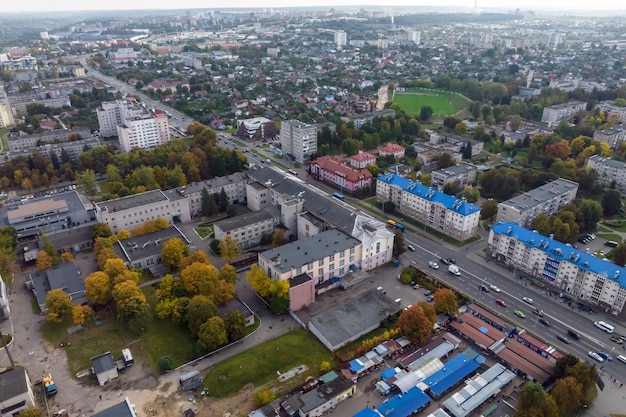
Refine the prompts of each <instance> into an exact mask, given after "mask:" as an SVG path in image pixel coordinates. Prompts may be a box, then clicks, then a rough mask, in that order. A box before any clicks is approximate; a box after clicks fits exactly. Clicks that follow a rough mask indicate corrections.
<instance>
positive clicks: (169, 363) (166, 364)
mask: <svg viewBox="0 0 626 417" xmlns="http://www.w3.org/2000/svg"><path fill="white" fill-rule="evenodd" d="M173 366H174V360H173V359H172V357H171V356H170V355H165V356H161V359H159V369H160V370H161V372H162V373H165V372H167V371H171V370H172V367H173Z"/></svg>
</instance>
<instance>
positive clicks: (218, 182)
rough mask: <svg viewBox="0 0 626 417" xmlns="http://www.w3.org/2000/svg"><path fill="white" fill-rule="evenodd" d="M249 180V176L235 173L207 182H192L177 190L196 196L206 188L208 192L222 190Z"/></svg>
mask: <svg viewBox="0 0 626 417" xmlns="http://www.w3.org/2000/svg"><path fill="white" fill-rule="evenodd" d="M247 179H248V176H247V175H246V174H245V173H243V172H235V173H234V174H230V175H226V176H223V177H216V178H212V179H210V180H206V181H201V182H192V183H191V184H187V185H186V186H184V187H178V188H177V189H178V190H184V192H185V193H186V194H195V193H199V192H202V189H203V188H206V189H207V190H210V189H212V188H221V187H225V186H227V185H230V184H233V183H237V182H246V181H247Z"/></svg>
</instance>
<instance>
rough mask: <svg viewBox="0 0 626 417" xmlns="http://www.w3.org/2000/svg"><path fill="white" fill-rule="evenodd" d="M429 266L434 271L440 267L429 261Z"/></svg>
mask: <svg viewBox="0 0 626 417" xmlns="http://www.w3.org/2000/svg"><path fill="white" fill-rule="evenodd" d="M428 266H429V267H430V268H432V269H439V265H438V264H437V262H435V261H428Z"/></svg>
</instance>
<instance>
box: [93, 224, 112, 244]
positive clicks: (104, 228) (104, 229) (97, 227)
mask: <svg viewBox="0 0 626 417" xmlns="http://www.w3.org/2000/svg"><path fill="white" fill-rule="evenodd" d="M112 235H113V233H112V232H111V228H110V227H109V225H108V224H106V223H96V224H94V225H93V226H91V238H92V239H93V240H96V239H97V238H99V237H111V236H112Z"/></svg>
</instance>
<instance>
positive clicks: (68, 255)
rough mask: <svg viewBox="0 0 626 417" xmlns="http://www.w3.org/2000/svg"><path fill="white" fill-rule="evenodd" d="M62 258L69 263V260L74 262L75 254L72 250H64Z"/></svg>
mask: <svg viewBox="0 0 626 417" xmlns="http://www.w3.org/2000/svg"><path fill="white" fill-rule="evenodd" d="M61 259H62V260H63V262H65V263H68V262H73V261H74V255H72V253H71V252H63V253H62V254H61Z"/></svg>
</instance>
